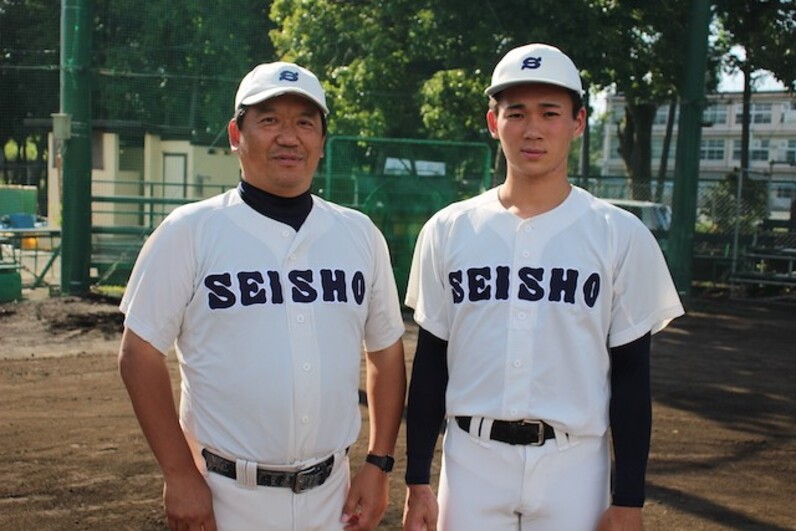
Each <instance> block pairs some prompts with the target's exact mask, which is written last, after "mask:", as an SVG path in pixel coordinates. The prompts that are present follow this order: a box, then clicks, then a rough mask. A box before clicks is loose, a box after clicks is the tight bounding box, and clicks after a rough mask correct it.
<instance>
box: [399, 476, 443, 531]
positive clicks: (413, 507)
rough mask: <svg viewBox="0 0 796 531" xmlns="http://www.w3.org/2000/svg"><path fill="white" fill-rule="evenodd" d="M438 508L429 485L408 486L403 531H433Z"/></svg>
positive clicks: (435, 527)
mask: <svg viewBox="0 0 796 531" xmlns="http://www.w3.org/2000/svg"><path fill="white" fill-rule="evenodd" d="M438 514H439V506H438V505H437V497H436V496H434V492H433V491H432V490H431V487H430V486H429V485H409V486H408V487H407V488H406V504H405V505H404V531H435V530H436V529H437V516H438Z"/></svg>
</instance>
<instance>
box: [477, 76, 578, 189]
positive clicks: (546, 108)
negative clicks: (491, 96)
mask: <svg viewBox="0 0 796 531" xmlns="http://www.w3.org/2000/svg"><path fill="white" fill-rule="evenodd" d="M497 96H498V97H497V106H496V107H495V108H494V109H490V110H489V112H487V124H488V125H489V131H490V133H491V134H492V137H493V138H496V139H497V140H499V141H500V144H501V147H502V148H503V153H504V154H505V156H506V164H507V167H508V176H509V177H511V178H512V179H523V178H537V179H541V178H546V177H554V178H564V179H566V175H567V156H568V155H569V148H570V144H571V143H572V140H574V139H575V138H577V137H578V136H579V135H580V134H581V133H582V132H583V129H584V126H585V124H586V111H585V110H584V109H582V108H581V109H580V110H579V111H578V112H577V113H576V115H575V117H573V116H572V110H573V106H572V105H573V104H572V98H571V97H570V94H569V92H568V91H567V89H565V88H563V87H558V86H556V85H546V84H525V85H516V86H513V87H509V88H507V89H505V90H503V91H502V92H500V93H499V94H498V95H497Z"/></svg>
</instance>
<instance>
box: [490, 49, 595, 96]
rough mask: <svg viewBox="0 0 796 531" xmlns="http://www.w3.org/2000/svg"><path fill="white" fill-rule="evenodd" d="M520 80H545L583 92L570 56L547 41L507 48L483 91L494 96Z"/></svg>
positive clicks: (535, 81) (538, 81)
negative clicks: (507, 50) (511, 48)
mask: <svg viewBox="0 0 796 531" xmlns="http://www.w3.org/2000/svg"><path fill="white" fill-rule="evenodd" d="M523 83H549V84H551V85H558V86H560V87H564V88H567V89H569V90H572V91H574V92H577V93H578V94H580V95H583V85H582V84H581V81H580V74H578V69H577V67H576V66H575V63H573V62H572V59H570V58H569V57H567V55H566V54H565V53H564V52H562V51H561V50H559V49H558V48H556V47H555V46H550V45H547V44H540V43H532V44H526V45H524V46H519V47H517V48H514V49H513V50H510V51H509V52H508V53H507V54H506V55H504V56H503V59H501V60H500V62H499V63H498V64H497V66H496V67H495V71H494V72H492V84H491V85H489V88H487V89H486V90H485V91H484V92H485V93H486V94H487V95H488V96H494V95H495V94H497V93H498V92H500V91H501V90H504V89H507V88H508V87H511V86H514V85H520V84H523Z"/></svg>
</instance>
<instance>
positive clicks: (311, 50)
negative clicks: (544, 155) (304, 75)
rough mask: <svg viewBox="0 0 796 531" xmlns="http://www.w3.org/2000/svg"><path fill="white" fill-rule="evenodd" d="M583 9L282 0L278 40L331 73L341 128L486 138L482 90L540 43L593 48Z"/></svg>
mask: <svg viewBox="0 0 796 531" xmlns="http://www.w3.org/2000/svg"><path fill="white" fill-rule="evenodd" d="M584 6H585V2H582V1H580V0H578V1H575V2H570V3H568V4H567V5H563V4H562V3H561V2H557V1H554V0H539V1H537V2H535V3H534V5H533V7H532V8H531V7H529V6H528V5H527V4H524V3H519V2H516V1H509V0H492V1H490V2H487V3H485V4H482V3H477V2H460V1H458V0H439V1H435V2H432V1H430V0H395V1H391V2H364V1H354V2H335V1H332V0H318V1H316V2H302V1H300V0H275V1H274V3H273V6H272V10H271V18H272V19H273V21H274V22H275V24H276V26H277V29H275V30H274V31H272V38H273V41H274V45H275V47H276V50H277V52H278V54H280V55H283V56H285V57H287V58H290V59H293V60H296V61H298V62H301V63H303V64H306V65H307V66H308V67H309V68H310V69H312V70H313V71H315V72H316V73H318V75H319V76H320V77H321V78H322V80H323V81H324V83H325V86H326V88H327V90H328V93H329V96H330V99H331V106H332V108H333V114H332V117H331V119H330V124H331V126H332V130H333V131H334V132H336V133H340V134H348V135H365V136H400V137H425V138H446V139H448V140H473V139H486V138H488V135H487V134H486V128H485V127H484V114H485V111H486V96H484V94H483V90H484V89H485V88H486V86H487V85H488V84H489V76H490V75H491V72H492V68H493V67H494V64H495V63H496V61H497V60H498V59H499V57H500V56H501V55H502V54H503V53H505V52H506V51H508V50H509V49H510V48H513V47H514V46H517V45H520V44H525V43H527V42H531V41H543V42H544V41H546V42H551V43H556V44H558V46H560V47H562V48H564V49H566V48H567V45H571V46H572V47H573V49H572V50H568V51H570V53H573V55H575V56H577V55H579V54H581V55H586V54H587V53H588V45H587V44H586V43H585V42H583V40H582V35H583V33H584V30H583V27H584V26H582V25H581V23H580V19H579V18H578V17H585V16H587V15H588V12H587V11H584V10H583V9H579V8H582V7H584ZM578 13H585V14H583V15H578ZM573 14H574V16H573ZM586 27H588V26H586ZM562 35H563V36H565V37H564V38H561V36H562ZM557 41H558V42H557ZM576 50H577V51H578V53H575V51H576Z"/></svg>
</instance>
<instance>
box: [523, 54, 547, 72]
mask: <svg viewBox="0 0 796 531" xmlns="http://www.w3.org/2000/svg"><path fill="white" fill-rule="evenodd" d="M540 66H542V58H541V57H526V58H525V60H524V61H523V62H522V68H520V70H525V69H526V68H529V69H531V70H536V69H537V68H539V67H540Z"/></svg>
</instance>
